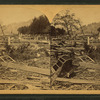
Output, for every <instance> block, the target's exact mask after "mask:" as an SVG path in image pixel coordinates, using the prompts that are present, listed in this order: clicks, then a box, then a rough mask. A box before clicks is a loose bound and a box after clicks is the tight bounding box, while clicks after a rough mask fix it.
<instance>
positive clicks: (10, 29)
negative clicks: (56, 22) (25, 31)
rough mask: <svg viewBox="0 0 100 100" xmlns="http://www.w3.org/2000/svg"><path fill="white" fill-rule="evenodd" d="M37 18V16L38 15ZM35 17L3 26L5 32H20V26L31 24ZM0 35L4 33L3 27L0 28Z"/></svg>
mask: <svg viewBox="0 0 100 100" xmlns="http://www.w3.org/2000/svg"><path fill="white" fill-rule="evenodd" d="M40 16H41V15H40ZM42 16H45V15H42ZM36 18H37V17H36ZM33 19H34V18H33ZM33 19H30V20H28V21H25V22H20V23H11V24H9V25H6V26H4V27H3V29H4V33H5V34H6V35H8V34H17V33H18V31H17V29H18V28H19V27H22V26H29V25H30V24H31V23H32V21H33ZM0 35H2V31H1V29H0Z"/></svg>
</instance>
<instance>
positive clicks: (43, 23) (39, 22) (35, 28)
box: [29, 15, 50, 34]
mask: <svg viewBox="0 0 100 100" xmlns="http://www.w3.org/2000/svg"><path fill="white" fill-rule="evenodd" d="M49 26H50V23H49V21H48V19H47V17H46V16H43V15H41V16H40V17H39V18H34V19H33V22H32V23H31V24H30V26H29V30H30V34H44V33H46V32H44V30H46V29H47V30H46V31H47V32H48V31H49V29H48V27H49Z"/></svg>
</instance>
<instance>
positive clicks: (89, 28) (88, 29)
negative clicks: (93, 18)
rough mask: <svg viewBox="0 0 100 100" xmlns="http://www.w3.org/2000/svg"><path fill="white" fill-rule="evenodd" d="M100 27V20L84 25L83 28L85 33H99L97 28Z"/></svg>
mask: <svg viewBox="0 0 100 100" xmlns="http://www.w3.org/2000/svg"><path fill="white" fill-rule="evenodd" d="M99 27H100V22H98V23H91V24H88V25H84V26H83V27H82V28H83V31H84V33H85V34H88V33H90V34H91V33H92V34H97V33H98V31H97V29H98V28H99Z"/></svg>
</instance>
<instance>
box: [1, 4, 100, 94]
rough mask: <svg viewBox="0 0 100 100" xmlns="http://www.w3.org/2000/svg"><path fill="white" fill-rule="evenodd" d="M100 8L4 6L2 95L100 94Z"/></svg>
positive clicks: (82, 6)
mask: <svg viewBox="0 0 100 100" xmlns="http://www.w3.org/2000/svg"><path fill="white" fill-rule="evenodd" d="M99 9H100V5H0V13H1V14H0V93H1V92H2V91H4V90H6V91H11V90H14V92H16V91H17V90H18V91H19V90H23V91H22V93H23V92H25V91H27V90H28V91H32V90H36V91H34V93H35V92H36V93H38V91H40V90H41V92H40V93H49V94H50V93H51V94H52V93H54V94H55V93H59V92H60V93H61V91H62V90H63V91H64V92H63V91H62V93H72V92H73V91H74V90H76V91H79V90H81V91H82V93H85V92H84V91H87V90H88V91H91V90H96V91H97V90H100V79H99V78H100V11H99ZM69 90H71V91H72V92H67V91H69ZM43 91H45V92H43ZM74 93H76V92H74ZM98 93H99V92H98Z"/></svg>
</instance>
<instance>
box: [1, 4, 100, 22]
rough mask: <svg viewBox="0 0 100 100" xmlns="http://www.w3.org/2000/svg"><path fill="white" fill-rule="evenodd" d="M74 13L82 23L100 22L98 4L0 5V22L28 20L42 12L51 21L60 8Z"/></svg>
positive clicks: (99, 7) (99, 6)
mask: <svg viewBox="0 0 100 100" xmlns="http://www.w3.org/2000/svg"><path fill="white" fill-rule="evenodd" d="M65 9H67V10H70V12H71V13H75V15H76V17H77V18H79V19H80V20H81V21H82V22H83V24H89V23H92V22H100V5H0V22H1V23H2V24H10V23H14V22H21V21H28V20H30V19H32V18H34V16H39V15H41V14H42V13H44V14H45V15H46V16H47V17H48V19H49V21H50V22H51V21H52V19H53V17H54V16H55V15H56V14H57V13H58V12H59V11H61V10H65Z"/></svg>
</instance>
